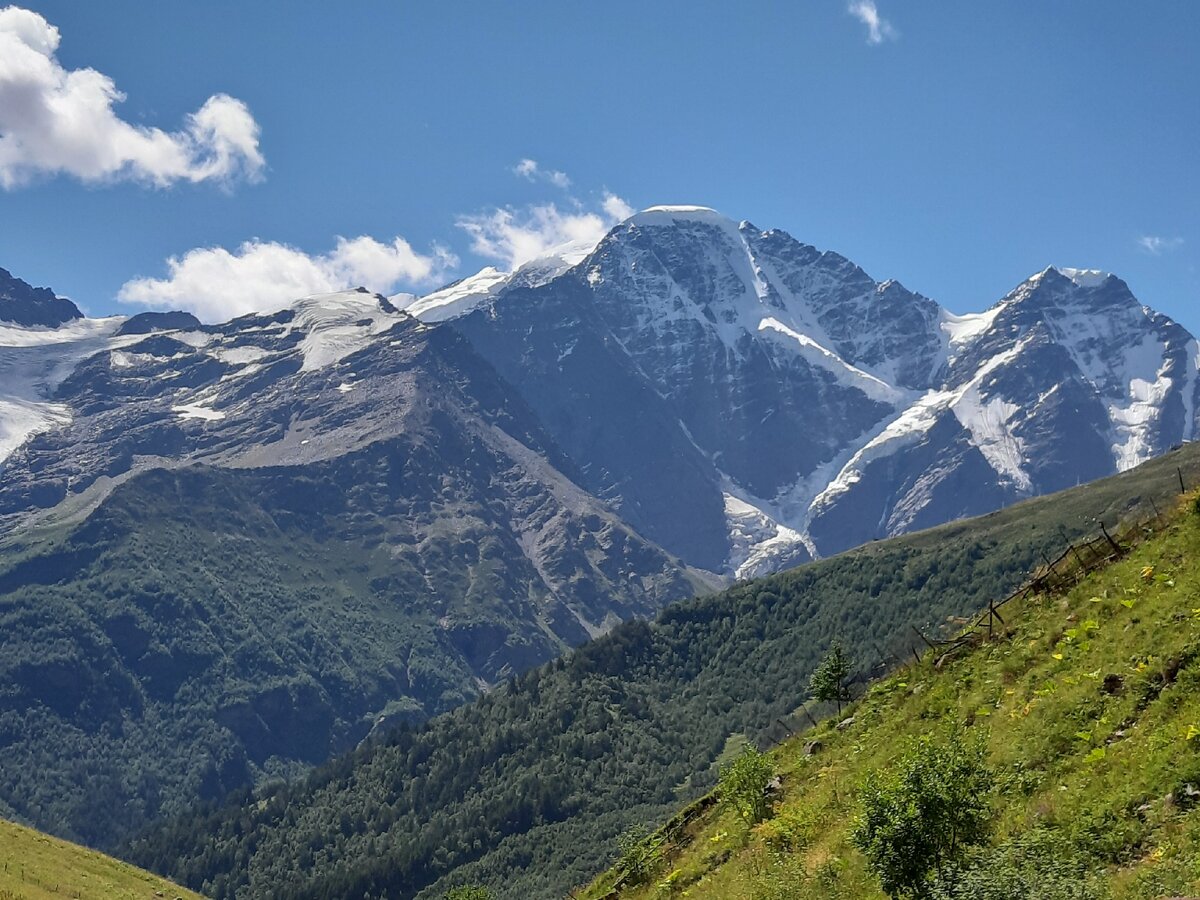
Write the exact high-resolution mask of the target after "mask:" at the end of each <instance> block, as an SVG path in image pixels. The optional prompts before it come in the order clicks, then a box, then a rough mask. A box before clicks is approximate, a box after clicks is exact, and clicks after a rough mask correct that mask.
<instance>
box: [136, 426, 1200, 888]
mask: <svg viewBox="0 0 1200 900" xmlns="http://www.w3.org/2000/svg"><path fill="white" fill-rule="evenodd" d="M1177 466H1179V467H1181V468H1182V470H1183V473H1184V476H1185V478H1186V479H1187V480H1188V481H1189V483H1193V484H1194V483H1200V446H1188V447H1185V448H1183V449H1182V450H1180V451H1178V452H1175V453H1172V454H1169V455H1168V456H1166V457H1164V458H1162V459H1160V460H1156V461H1154V462H1152V463H1149V464H1147V465H1146V466H1143V467H1141V468H1139V469H1138V470H1135V471H1133V472H1130V473H1126V474H1124V475H1122V476H1117V477H1115V478H1112V479H1107V480H1105V481H1102V482H1098V483H1096V484H1094V485H1089V486H1085V487H1083V488H1078V489H1074V490H1071V491H1067V492H1064V493H1062V494H1059V495H1055V496H1052V497H1047V498H1041V499H1037V500H1032V501H1029V502H1026V503H1023V504H1020V505H1018V506H1016V507H1013V508H1010V509H1007V510H1004V511H1001V512H998V513H994V514H992V515H989V516H985V517H983V518H980V519H976V520H972V521H968V522H962V523H957V524H954V525H950V526H945V527H942V528H938V529H934V530H932V531H929V532H925V533H922V534H918V535H913V536H909V537H905V538H900V539H896V540H891V541H886V542H880V543H878V544H873V545H870V546H867V547H863V548H861V549H859V550H857V551H853V552H851V553H848V554H845V555H843V556H840V557H836V558H834V559H830V560H826V561H822V562H818V563H815V564H811V565H806V566H802V567H800V568H798V569H796V570H794V571H791V572H788V573H784V574H782V575H778V576H774V577H771V578H765V579H761V580H758V581H755V582H750V583H746V584H742V585H738V586H736V587H734V588H732V589H730V590H728V591H725V592H723V593H721V594H718V595H714V596H711V597H706V598H701V599H697V600H694V601H688V602H685V603H681V604H677V605H675V606H673V607H671V608H669V609H668V610H666V611H665V612H664V613H663V614H661V615H660V616H659V618H658V619H657V621H656V622H654V623H653V624H646V623H630V624H627V625H625V626H621V627H618V628H617V629H615V630H614V632H613V633H612V634H610V635H609V636H607V637H605V638H603V639H600V640H597V641H594V642H592V643H590V644H588V645H586V646H585V647H583V648H581V649H580V650H578V651H576V652H574V653H573V654H571V655H570V656H569V657H568V658H566V659H564V660H560V661H557V662H554V663H552V664H550V665H548V666H545V667H543V668H541V669H538V670H535V671H533V672H531V673H529V674H527V675H525V676H523V677H521V678H518V679H516V680H515V681H513V682H511V683H510V684H509V685H507V686H506V687H504V688H503V689H500V690H496V691H493V692H492V693H490V694H489V695H487V696H486V697H484V698H482V699H481V700H479V701H478V702H476V703H472V704H468V705H466V706H464V707H461V708H459V709H457V710H455V711H453V712H451V713H448V714H447V715H445V716H441V717H438V718H437V719H435V720H433V721H431V722H429V723H427V724H426V725H424V726H422V727H421V728H418V729H414V730H401V731H397V732H394V733H393V734H391V735H390V736H389V737H387V738H386V739H384V740H381V741H379V742H376V743H373V744H371V745H369V746H365V747H363V748H360V749H359V750H357V751H356V752H355V753H353V754H350V755H347V756H344V757H342V758H340V759H338V760H335V761H334V762H332V763H330V764H329V765H327V766H324V767H322V768H321V769H319V770H317V771H316V772H314V773H313V774H312V775H311V776H309V777H307V778H305V779H304V780H302V781H298V782H295V783H293V784H291V785H284V786H275V787H271V788H269V789H266V790H265V791H263V792H261V793H259V794H256V795H253V796H252V795H249V794H244V795H242V796H240V797H237V798H234V799H233V802H231V803H230V804H228V805H226V806H224V807H220V808H215V809H211V810H208V811H205V812H202V813H200V814H197V815H195V816H189V817H186V818H182V819H179V820H178V821H176V822H173V823H170V824H168V825H167V826H165V827H163V828H159V829H156V830H155V831H153V832H152V833H150V834H148V835H146V836H144V838H142V839H141V840H139V841H137V842H135V844H134V845H133V846H131V847H130V848H129V851H128V852H129V853H131V854H132V858H134V859H136V860H137V861H139V863H140V864H142V865H146V866H148V867H151V868H154V869H155V870H157V871H163V872H167V873H169V874H170V875H171V876H172V877H174V878H176V880H179V881H181V882H183V883H186V884H190V885H192V886H194V887H196V888H198V889H202V890H204V891H205V892H206V893H210V894H212V895H214V896H218V897H230V896H233V895H234V894H235V892H236V893H237V894H238V895H239V896H257V895H266V894H268V893H270V894H271V895H272V896H276V897H281V898H282V897H321V896H355V897H369V898H374V897H384V896H386V897H390V898H404V897H414V896H420V897H422V898H425V897H428V898H434V897H438V896H440V894H441V893H442V892H444V891H445V890H446V888H447V887H449V886H451V885H453V884H456V883H461V882H479V883H486V884H489V885H491V886H492V887H493V888H494V889H495V890H496V891H497V892H498V893H500V894H501V895H502V896H513V897H518V896H519V897H523V898H539V897H547V898H549V897H556V896H562V895H563V894H564V893H566V891H567V890H569V889H570V888H571V887H572V886H573V885H578V884H581V883H584V882H586V881H587V880H588V879H590V878H591V877H593V876H594V875H595V873H597V872H598V871H600V870H602V869H603V868H604V867H605V866H606V865H608V864H609V862H610V861H611V852H612V849H611V848H612V843H613V840H614V838H615V837H616V835H617V834H619V833H620V832H621V831H622V830H623V829H624V828H625V827H626V826H628V825H629V824H631V823H634V822H638V821H642V822H645V821H656V820H662V819H665V818H666V816H668V815H670V813H671V811H672V810H674V809H676V808H678V806H679V804H680V803H681V802H686V801H688V800H690V799H692V798H695V797H698V796H700V795H702V794H703V793H705V792H706V791H707V790H708V789H709V788H711V786H712V785H713V783H714V781H715V767H714V763H715V762H716V761H717V760H718V758H719V757H720V756H721V754H722V753H723V752H724V751H725V749H726V747H727V745H728V744H729V742H730V741H731V739H732V740H735V741H736V740H738V739H740V736H742V735H748V736H749V737H750V738H751V739H766V738H768V737H769V736H770V735H772V734H773V733H775V732H776V731H777V730H778V726H777V725H776V720H777V719H778V718H779V717H781V716H786V715H787V714H788V713H789V712H791V711H793V710H795V709H796V708H797V706H799V705H800V704H801V703H802V702H803V701H804V700H805V696H806V689H807V681H808V675H809V673H810V672H811V670H812V667H813V665H814V664H815V662H816V660H817V659H818V658H819V656H820V654H821V653H822V652H823V650H824V648H825V647H826V646H827V645H828V643H829V641H830V640H832V639H833V638H834V637H835V636H836V637H841V638H843V639H845V640H846V641H848V642H849V643H850V644H851V645H853V646H855V647H858V648H866V649H865V650H862V651H861V657H862V658H860V662H866V663H870V662H872V661H873V659H874V658H875V657H876V655H877V654H878V653H882V652H884V651H886V650H888V649H889V648H890V649H893V650H898V651H901V652H904V653H907V650H908V646H909V645H910V643H911V642H912V641H913V640H914V637H913V633H912V631H911V628H910V626H913V625H917V626H920V627H922V628H924V629H926V630H927V631H936V630H937V629H938V628H939V627H940V626H942V625H944V624H945V623H946V618H947V616H950V615H961V614H966V613H970V612H972V611H974V610H977V609H979V608H980V607H981V606H983V605H984V604H985V603H986V602H987V601H988V600H989V599H991V598H995V597H998V596H1002V595H1003V594H1004V593H1006V592H1007V591H1008V590H1010V589H1011V588H1012V587H1014V586H1015V585H1016V584H1017V583H1019V582H1020V581H1021V579H1022V578H1023V577H1024V575H1025V573H1026V572H1028V571H1029V569H1030V568H1032V567H1033V565H1034V564H1035V563H1037V562H1039V561H1040V555H1041V553H1042V552H1043V551H1045V552H1047V553H1049V554H1051V555H1055V554H1056V553H1057V552H1058V550H1059V549H1061V548H1062V547H1063V546H1064V545H1065V543H1066V541H1067V540H1069V539H1073V538H1075V537H1078V536H1080V535H1090V534H1092V533H1093V532H1094V531H1095V529H1096V519H1097V518H1098V517H1100V518H1103V519H1104V521H1106V522H1108V523H1109V524H1110V525H1112V524H1113V523H1114V521H1115V520H1116V519H1117V518H1119V517H1124V516H1126V515H1127V514H1129V513H1130V512H1131V511H1132V510H1133V509H1134V508H1135V507H1139V506H1140V507H1141V509H1142V510H1143V511H1148V510H1147V502H1146V501H1147V500H1148V499H1150V498H1153V499H1154V500H1155V501H1156V502H1158V503H1159V505H1160V506H1163V507H1164V508H1166V506H1167V504H1168V503H1169V502H1170V498H1171V497H1172V496H1174V495H1177V494H1178V483H1177V481H1176V467H1177ZM1198 605H1200V604H1198Z"/></svg>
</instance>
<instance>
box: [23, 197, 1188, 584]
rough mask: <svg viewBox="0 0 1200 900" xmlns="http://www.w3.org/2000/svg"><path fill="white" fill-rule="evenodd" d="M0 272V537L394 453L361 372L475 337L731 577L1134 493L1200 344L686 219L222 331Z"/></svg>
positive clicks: (1183, 422)
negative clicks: (146, 497) (174, 480)
mask: <svg viewBox="0 0 1200 900" xmlns="http://www.w3.org/2000/svg"><path fill="white" fill-rule="evenodd" d="M4 275H5V277H7V278H8V282H7V283H8V285H9V286H8V287H7V288H6V289H5V288H2V287H0V295H2V297H0V313H3V312H4V310H5V309H8V310H9V315H8V318H9V319H10V320H14V319H15V321H12V322H11V324H6V325H2V326H0V374H2V375H3V376H4V377H3V380H2V381H0V455H3V456H8V457H9V458H8V459H7V461H5V462H0V465H4V466H5V478H4V481H3V483H0V516H3V517H5V521H8V522H9V523H10V526H11V525H12V523H15V522H20V521H24V519H25V517H27V515H28V513H29V512H30V511H31V510H38V509H46V508H50V507H54V506H55V505H56V504H58V503H60V502H66V501H69V502H72V503H76V504H77V505H83V506H86V505H87V503H88V502H93V500H94V499H95V497H96V496H98V493H102V490H101V488H99V487H97V488H93V485H101V486H104V485H109V484H111V483H113V482H114V480H116V481H119V480H120V479H121V478H123V477H126V476H127V475H128V473H130V472H134V471H138V470H140V469H142V468H145V467H147V466H150V465H166V464H169V465H178V464H182V463H183V462H196V461H204V462H214V463H216V464H220V465H251V466H258V465H304V464H307V463H308V462H311V461H313V460H316V459H323V458H329V457H333V456H337V455H339V454H342V453H345V452H348V451H350V450H353V449H354V448H356V447H361V446H365V445H366V444H369V443H370V442H371V441H374V440H377V439H380V438H381V436H386V435H392V434H396V433H399V432H400V431H402V430H403V429H404V428H405V427H406V425H405V423H404V422H403V421H401V420H400V418H398V417H399V413H398V412H397V410H396V409H395V408H394V407H393V405H391V401H390V400H389V398H390V397H392V393H391V392H389V391H380V390H364V389H363V385H362V384H361V383H360V382H361V381H362V379H363V374H362V370H363V369H364V366H363V365H362V364H359V363H357V362H355V360H357V359H358V358H359V357H360V356H362V355H363V354H366V356H365V357H363V358H364V359H365V358H370V359H372V360H375V362H373V364H372V365H373V366H374V367H375V369H377V370H382V368H381V367H383V366H384V361H385V360H387V359H388V355H389V353H391V352H398V350H399V348H400V347H401V346H402V345H403V341H398V339H397V338H396V337H395V335H396V334H400V333H404V334H418V333H420V334H422V335H423V334H425V332H426V331H428V332H430V333H434V334H440V333H441V332H445V333H446V335H445V337H444V338H441V337H439V338H438V340H448V339H449V336H450V335H454V336H455V337H457V336H459V335H461V336H463V337H465V338H466V340H467V342H468V343H469V345H470V347H471V348H472V349H473V350H474V351H475V353H477V354H478V355H479V357H482V359H483V360H486V361H487V363H488V364H490V366H492V367H494V369H495V370H496V372H498V373H499V375H500V376H502V378H503V381H504V388H503V390H505V391H507V392H509V393H511V395H512V402H514V403H516V402H519V403H521V404H524V405H527V409H528V412H529V415H530V416H531V417H532V419H533V420H535V421H536V428H537V431H538V434H539V435H540V437H539V438H538V440H539V441H541V444H542V445H544V446H543V447H542V449H541V450H539V451H538V452H539V453H545V454H546V455H547V456H548V457H549V458H550V459H551V461H552V464H553V466H554V468H555V469H556V471H558V472H560V474H561V473H563V472H566V473H568V477H569V479H570V480H571V481H573V482H574V484H575V485H576V486H577V488H579V489H582V490H583V491H584V492H586V493H587V494H590V495H591V496H592V497H593V498H594V501H593V502H597V503H599V505H600V507H601V508H604V507H606V508H608V509H611V510H613V511H615V512H616V513H617V514H618V515H619V516H620V517H621V518H622V519H623V520H624V521H625V522H626V523H628V525H629V526H630V527H632V528H633V529H634V530H635V531H636V532H637V533H638V534H640V535H643V536H644V537H645V538H647V539H649V540H650V541H651V542H653V543H655V544H657V545H659V546H661V547H663V548H665V549H666V550H667V551H669V552H670V553H673V554H675V555H677V556H678V557H679V558H681V559H682V560H683V561H685V562H686V563H688V564H690V565H692V566H695V567H698V568H700V569H704V570H708V571H710V572H715V573H723V574H727V575H734V576H737V577H744V576H748V575H753V574H759V573H762V572H766V571H770V570H773V569H777V568H780V567H783V566H786V565H788V564H790V563H793V562H796V561H801V560H804V559H807V558H810V557H812V556H816V555H828V554H830V553H833V552H837V551H839V550H842V549H845V548H847V547H850V546H853V545H856V544H859V543H862V542H864V541H868V540H872V539H875V538H879V537H884V536H887V535H891V534H896V533H900V532H904V531H908V530H912V529H915V528H921V527H926V526H929V525H934V524H938V523H941V522H945V521H948V520H950V519H953V518H956V517H959V516H963V515H969V514H974V513H980V512H986V511H989V510H992V509H995V508H998V507H1000V506H1002V505H1004V504H1006V503H1010V502H1012V501H1015V500H1017V499H1020V498H1022V497H1027V496H1031V495H1033V494H1038V493H1043V492H1047V491H1052V490H1056V489H1058V488H1061V487H1065V486H1069V485H1072V484H1075V483H1077V482H1080V481H1085V480H1089V479H1092V478H1096V477H1099V476H1102V475H1105V474H1108V473H1111V472H1114V471H1118V470H1123V469H1126V468H1129V467H1131V466H1133V465H1135V464H1137V463H1138V462H1140V461H1142V460H1144V459H1146V458H1148V457H1150V456H1153V455H1155V454H1157V453H1160V452H1162V451H1163V450H1165V449H1167V448H1169V447H1170V446H1171V445H1173V444H1175V443H1178V442H1180V441H1184V440H1191V439H1192V437H1193V435H1194V432H1195V428H1196V418H1197V411H1198V408H1197V399H1198V392H1200V380H1198V379H1197V359H1198V355H1200V354H1198V345H1197V342H1196V340H1195V339H1194V338H1193V337H1192V336H1191V335H1190V334H1188V332H1187V331H1186V330H1185V329H1183V328H1182V327H1181V326H1179V325H1177V324H1176V323H1174V322H1172V321H1170V320H1169V319H1167V318H1166V317H1165V316H1162V315H1160V314H1158V313H1155V312H1153V311H1152V310H1150V309H1148V308H1147V307H1145V306H1143V305H1142V304H1141V303H1140V302H1139V301H1138V300H1137V299H1136V298H1135V297H1134V296H1133V295H1132V293H1130V291H1129V289H1128V287H1127V286H1126V285H1125V283H1124V282H1122V281H1121V280H1120V279H1119V278H1117V277H1115V276H1112V275H1108V274H1105V273H1102V272H1097V271H1094V270H1081V269H1067V268H1061V269H1056V268H1047V269H1045V270H1044V271H1042V272H1040V273H1038V274H1037V275H1035V276H1033V277H1032V278H1030V279H1029V280H1028V281H1026V282H1024V283H1023V284H1021V285H1019V286H1018V287H1017V288H1016V289H1015V290H1013V291H1012V292H1011V293H1010V294H1009V295H1008V296H1006V297H1004V298H1002V299H1001V300H1000V301H999V302H997V303H996V304H995V305H994V306H992V307H991V308H990V309H988V310H986V311H984V312H981V313H975V314H969V315H955V314H953V313H950V312H949V311H947V310H945V309H943V308H942V307H941V306H939V305H938V304H937V303H936V302H934V301H933V300H931V299H929V298H927V297H924V296H922V295H920V294H916V293H913V292H912V291H910V290H908V289H907V288H905V287H904V286H902V285H900V284H899V283H897V282H895V281H885V282H882V283H879V282H876V281H875V280H874V279H872V278H871V277H870V276H869V275H867V274H866V273H865V272H864V271H863V270H862V269H860V268H859V267H858V266H856V265H854V264H853V263H852V262H850V261H849V260H847V259H846V258H844V257H842V256H839V255H838V254H836V253H832V252H828V251H824V252H823V251H820V250H817V249H816V248H813V247H811V246H808V245H806V244H803V243H801V242H799V241H797V240H795V239H793V238H792V237H790V236H789V235H787V234H786V233H784V232H782V231H777V230H773V231H762V230H760V229H758V228H756V227H754V226H753V225H751V224H750V223H748V222H741V223H735V222H733V221H731V220H729V219H726V218H725V217H723V216H721V215H720V214H718V213H716V212H715V211H713V210H710V209H706V208H702V207H683V206H673V207H654V208H651V209H648V210H645V211H643V212H641V213H638V214H637V215H635V216H633V217H632V218H630V219H628V220H626V221H625V222H623V223H621V224H620V225H618V226H617V227H616V228H614V229H613V230H612V231H611V232H610V233H609V234H608V235H607V236H606V237H605V238H604V239H603V240H602V241H601V242H600V243H599V245H598V246H596V247H595V248H591V249H590V250H589V248H585V247H568V248H564V250H563V252H562V253H555V254H553V255H551V256H548V257H546V258H544V259H540V260H536V261H534V262H531V263H528V264H526V265H524V266H522V267H521V268H519V269H518V270H517V271H515V272H512V273H504V272H500V271H497V270H495V269H485V270H483V271H482V272H480V273H478V274H477V275H474V276H471V277H468V278H465V279H463V280H461V281H459V282H456V283H455V284H452V285H449V286H447V287H445V288H442V289H440V290H438V291H435V292H433V293H431V294H428V295H425V296H422V297H413V296H406V295H402V296H398V297H395V298H392V301H391V302H389V301H387V300H384V299H382V298H378V297H375V296H374V295H371V294H365V293H356V292H345V293H342V294H335V295H327V296H324V297H314V298H307V299H304V300H301V301H297V303H296V304H294V305H293V306H292V307H291V308H289V309H287V310H284V311H283V312H281V313H279V314H276V315H273V316H249V317H245V318H243V319H238V320H235V321H233V322H230V323H226V324H223V325H219V326H208V327H204V326H200V325H199V323H197V322H195V320H186V319H179V318H170V317H166V318H164V317H163V314H143V315H142V316H136V317H134V318H133V319H130V320H122V319H108V320H91V319H84V318H79V317H78V311H77V310H74V307H73V306H71V305H70V304H69V301H64V300H61V299H60V298H55V297H54V296H53V294H52V293H50V292H48V291H45V290H44V289H42V290H41V292H40V293H39V292H36V291H33V289H31V288H29V287H28V286H27V285H23V283H21V282H17V281H16V280H15V279H12V278H11V277H9V276H7V273H4ZM8 297H11V298H15V299H12V300H8V301H4V300H3V299H2V298H8ZM18 301H19V302H18ZM4 302H8V306H7V307H5V306H3V303H4ZM48 304H49V305H48ZM62 304H67V305H68V306H70V310H74V314H65V313H64V310H65V309H66V308H65V307H63V306H62ZM51 308H52V309H54V310H55V311H56V312H55V315H57V316H58V318H59V321H58V322H57V323H51V322H50V321H49V320H47V319H46V318H45V317H46V315H47V309H51ZM13 310H20V315H19V316H18V315H17V314H15V313H13V312H12V311H13ZM70 310H67V313H70ZM172 315H175V316H178V315H179V314H172ZM414 317H415V319H417V320H419V321H421V322H423V323H425V325H424V326H416V325H415V323H414ZM50 318H51V319H53V318H54V316H51V317H50ZM31 322H32V324H31ZM422 327H423V328H424V331H422ZM414 329H415V330H414ZM422 339H423V340H429V338H422ZM335 381H336V384H335V383H334V382H335ZM326 382H328V383H326ZM318 384H319V385H320V390H318V389H317V388H316V387H315V386H316V385H318ZM297 385H302V386H303V387H302V389H297V387H296V386H297ZM327 391H328V392H329V393H326V392H327ZM533 443H537V442H536V441H534V442H533ZM539 446H541V445H539Z"/></svg>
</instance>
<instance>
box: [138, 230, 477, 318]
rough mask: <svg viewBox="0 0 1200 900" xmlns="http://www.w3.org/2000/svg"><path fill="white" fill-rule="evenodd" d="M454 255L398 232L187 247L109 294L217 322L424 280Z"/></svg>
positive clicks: (441, 272)
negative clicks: (418, 245)
mask: <svg viewBox="0 0 1200 900" xmlns="http://www.w3.org/2000/svg"><path fill="white" fill-rule="evenodd" d="M457 265H458V259H457V257H455V256H454V254H452V253H451V252H450V251H448V250H446V249H445V248H443V247H438V246H435V247H434V248H433V249H432V250H431V252H430V253H429V254H421V253H418V252H417V251H416V250H414V249H413V248H412V246H411V245H410V244H409V243H408V241H406V240H404V239H403V238H399V237H397V238H395V239H394V240H393V241H392V242H391V243H386V244H385V243H381V242H380V241H377V240H375V239H374V238H372V237H367V236H365V235H364V236H360V237H356V238H349V239H347V238H341V237H339V238H338V239H337V245H336V246H335V247H334V249H333V250H332V251H331V252H329V253H326V254H320V255H315V256H314V255H310V254H307V253H305V252H304V251H302V250H298V249H296V248H295V247H289V246H288V245H286V244H280V243H276V242H274V241H259V240H253V241H246V242H245V243H243V244H242V245H241V246H240V247H238V248H237V249H236V250H235V251H233V252H230V251H229V250H226V249H225V248H224V247H205V248H198V249H195V250H189V251H188V252H187V253H185V254H183V256H173V257H171V258H169V259H168V260H167V272H168V274H167V277H166V278H134V279H132V280H131V281H128V282H126V283H125V284H124V285H123V286H122V287H121V290H120V292H119V293H118V295H117V297H118V299H120V300H121V301H123V302H125V303H137V304H142V305H145V306H150V307H157V308H170V309H186V310H189V311H191V312H193V313H195V314H196V315H197V316H199V317H200V318H201V319H202V320H204V321H206V322H223V321H225V320H227V319H231V318H233V317H234V316H239V315H244V314H246V313H250V312H269V311H272V310H276V309H281V308H282V307H284V306H286V305H287V304H288V303H290V302H291V301H293V300H295V299H297V298H299V297H304V296H307V295H310V294H320V293H326V292H329V291H340V290H346V289H347V288H352V287H358V286H360V285H361V286H363V287H366V288H368V289H370V290H372V291H377V292H379V293H382V294H388V293H392V292H394V291H395V290H396V289H397V287H398V286H399V285H401V284H406V285H431V284H434V283H437V282H438V281H439V279H443V278H444V277H445V274H446V272H447V271H448V270H450V269H453V268H454V267H455V266H457Z"/></svg>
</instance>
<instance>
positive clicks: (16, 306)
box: [0, 269, 83, 328]
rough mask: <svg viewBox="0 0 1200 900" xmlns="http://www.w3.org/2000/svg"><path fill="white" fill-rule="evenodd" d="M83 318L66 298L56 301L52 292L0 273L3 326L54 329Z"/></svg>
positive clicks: (8, 274)
mask: <svg viewBox="0 0 1200 900" xmlns="http://www.w3.org/2000/svg"><path fill="white" fill-rule="evenodd" d="M82 316H83V313H81V312H80V311H79V308H78V307H76V306H75V304H74V303H72V302H71V301H70V300H68V299H66V298H65V297H56V296H55V295H54V291H52V290H50V289H49V288H35V287H31V286H30V285H28V284H26V283H25V282H24V281H22V280H21V279H20V278H15V277H13V275H12V274H11V273H10V272H8V271H7V270H6V269H0V322H10V323H12V324H14V325H24V326H39V325H40V326H46V327H49V328H53V327H54V326H55V325H61V324H63V323H64V322H69V321H71V320H72V319H79V318H82Z"/></svg>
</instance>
